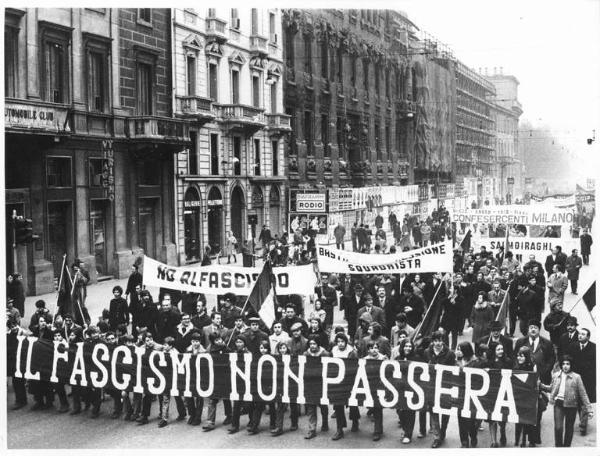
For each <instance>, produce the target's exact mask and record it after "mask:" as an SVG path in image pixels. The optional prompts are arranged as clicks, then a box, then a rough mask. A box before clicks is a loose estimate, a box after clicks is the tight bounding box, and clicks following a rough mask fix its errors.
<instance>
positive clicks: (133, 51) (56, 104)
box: [5, 8, 189, 294]
mask: <svg viewBox="0 0 600 456" xmlns="http://www.w3.org/2000/svg"><path fill="white" fill-rule="evenodd" d="M169 23H170V12H169V10H149V9H128V10H119V9H107V8H75V9H64V8H63V9H58V8H55V9H50V8H48V9H45V8H40V9H18V8H7V9H5V82H6V85H5V87H6V91H5V105H6V109H5V125H6V131H5V151H6V154H5V175H6V215H7V216H9V218H7V220H10V216H11V215H12V213H13V211H16V213H17V214H18V215H24V216H26V217H28V218H31V219H32V221H33V229H34V233H35V234H37V235H39V236H40V237H39V239H38V240H37V241H36V242H35V243H34V244H31V245H27V246H18V247H17V249H16V256H17V258H16V260H15V258H14V257H13V251H12V249H11V248H10V246H11V245H12V240H11V239H9V238H10V231H11V230H10V229H8V230H7V233H8V235H7V240H6V241H7V244H6V245H7V258H6V263H7V267H8V270H9V271H11V270H13V268H14V266H13V264H16V268H17V269H18V271H19V272H21V273H22V274H23V276H24V279H25V285H26V291H27V292H28V294H41V293H47V292H51V291H54V290H55V286H56V281H57V280H58V278H59V275H60V272H61V266H62V262H63V255H64V254H66V255H67V257H66V258H67V261H68V262H69V265H70V264H71V263H72V262H73V260H74V259H75V258H79V259H81V260H82V261H84V262H85V263H86V266H85V267H86V269H87V270H88V271H89V272H90V275H91V279H92V281H96V280H98V279H99V278H100V279H101V278H104V277H109V276H112V277H118V278H123V277H126V276H127V275H128V274H129V272H130V267H131V265H132V264H133V263H134V261H136V259H137V258H138V257H139V256H140V255H141V254H143V253H146V254H148V255H150V256H152V257H154V258H157V259H160V260H161V261H165V262H171V261H173V260H174V259H175V239H174V229H173V224H172V223H171V219H172V213H171V207H172V201H173V188H174V158H173V157H174V155H175V154H176V153H177V152H179V151H180V150H182V149H184V148H186V147H188V146H189V131H188V130H189V127H188V124H189V122H188V120H185V119H177V118H173V117H172V100H171V64H170V62H171V51H170V49H171V43H170V37H169V33H168V31H169Z"/></svg>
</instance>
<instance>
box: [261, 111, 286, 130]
mask: <svg viewBox="0 0 600 456" xmlns="http://www.w3.org/2000/svg"><path fill="white" fill-rule="evenodd" d="M265 117H266V118H267V125H268V127H269V129H272V130H287V131H291V130H292V126H291V117H292V116H290V115H287V114H265Z"/></svg>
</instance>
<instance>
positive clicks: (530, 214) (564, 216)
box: [452, 204, 574, 225]
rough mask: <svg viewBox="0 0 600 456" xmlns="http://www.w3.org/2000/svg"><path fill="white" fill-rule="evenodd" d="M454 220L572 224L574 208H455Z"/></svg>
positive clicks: (519, 223) (540, 206)
mask: <svg viewBox="0 0 600 456" xmlns="http://www.w3.org/2000/svg"><path fill="white" fill-rule="evenodd" d="M453 216H454V218H453V219H452V221H453V222H459V223H471V224H472V223H478V224H479V223H503V224H505V225H571V224H572V223H573V220H574V214H573V211H572V210H566V209H558V208H556V207H553V206H551V205H548V204H536V205H529V206H527V205H521V204H513V205H507V206H488V207H485V208H481V209H468V208H464V209H455V210H454V215H453Z"/></svg>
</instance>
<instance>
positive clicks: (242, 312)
mask: <svg viewBox="0 0 600 456" xmlns="http://www.w3.org/2000/svg"><path fill="white" fill-rule="evenodd" d="M267 262H269V263H271V259H270V258H269V256H268V255H267V261H265V264H263V271H264V270H265V266H266V264H267ZM261 274H262V271H261ZM269 280H270V278H269ZM255 286H256V282H254V286H253V287H252V290H250V293H249V294H248V297H247V298H246V302H244V306H243V307H242V311H241V312H240V314H241V315H242V317H243V316H244V310H246V306H247V305H248V302H249V301H250V295H251V294H252V292H253V291H254V287H255ZM258 318H260V314H259V315H258ZM260 320H261V321H262V322H263V323H265V322H264V320H263V319H262V318H260ZM234 329H235V328H234ZM232 338H233V329H232V330H231V335H230V336H229V339H228V340H227V343H226V344H225V346H226V347H229V343H230V342H231V339H232Z"/></svg>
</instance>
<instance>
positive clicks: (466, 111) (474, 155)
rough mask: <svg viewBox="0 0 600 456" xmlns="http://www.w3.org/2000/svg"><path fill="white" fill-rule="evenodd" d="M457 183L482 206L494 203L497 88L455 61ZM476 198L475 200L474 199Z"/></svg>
mask: <svg viewBox="0 0 600 456" xmlns="http://www.w3.org/2000/svg"><path fill="white" fill-rule="evenodd" d="M455 68H456V182H457V184H459V185H460V184H462V185H464V187H465V188H466V189H467V190H468V193H469V194H470V195H473V196H474V197H475V195H476V201H475V202H476V203H477V204H478V205H479V206H481V205H483V203H485V201H489V202H490V203H491V202H492V200H493V197H494V194H493V189H494V182H493V177H492V174H493V168H494V158H495V146H496V144H495V136H496V126H495V123H494V117H493V114H492V111H493V104H492V102H491V101H490V100H491V99H493V97H495V95H496V89H495V87H494V85H493V84H492V83H491V82H489V81H488V80H486V79H485V78H484V77H483V76H482V75H480V74H479V73H478V72H476V71H475V70H472V69H471V68H468V67H467V66H466V65H465V64H463V63H462V62H460V61H456V67H455ZM474 199H475V198H474Z"/></svg>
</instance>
